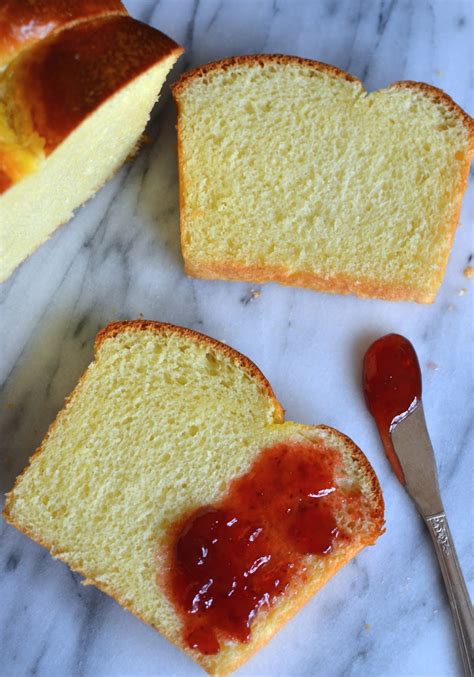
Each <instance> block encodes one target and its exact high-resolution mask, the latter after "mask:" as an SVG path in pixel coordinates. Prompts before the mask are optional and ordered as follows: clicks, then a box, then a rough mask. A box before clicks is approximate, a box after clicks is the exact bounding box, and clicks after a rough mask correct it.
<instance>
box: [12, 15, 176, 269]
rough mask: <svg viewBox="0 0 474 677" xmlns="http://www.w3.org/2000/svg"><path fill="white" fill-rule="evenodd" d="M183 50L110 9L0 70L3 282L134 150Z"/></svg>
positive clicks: (21, 54)
mask: <svg viewBox="0 0 474 677" xmlns="http://www.w3.org/2000/svg"><path fill="white" fill-rule="evenodd" d="M108 4H110V3H105V7H107V6H108ZM181 52H182V49H181V48H180V47H178V45H176V44H175V43H174V42H173V41H172V40H170V39H169V38H168V37H166V36H165V35H163V34H162V33H160V32H159V31H157V30H155V29H153V28H151V27H150V26H147V25H145V24H142V23H140V22H138V21H135V20H134V19H132V18H131V17H129V16H123V15H121V14H120V13H116V14H113V15H111V16H106V17H102V18H96V19H91V20H84V21H81V22H79V23H77V22H76V23H74V22H73V25H72V26H71V27H66V28H64V30H59V31H55V32H53V33H52V34H51V35H50V36H49V37H47V38H45V39H44V40H39V41H37V42H36V43H34V44H33V45H32V46H31V48H26V49H23V50H20V52H19V54H18V55H17V56H16V58H14V59H12V60H11V61H10V63H9V65H8V67H7V68H6V70H5V71H3V73H0V281H2V280H4V279H5V278H6V277H7V276H8V275H9V274H10V273H11V272H12V271H13V270H14V268H15V267H16V266H17V265H18V264H19V263H20V262H21V261H22V260H23V259H24V258H26V256H28V255H29V254H30V253H31V252H32V251H34V249H36V248H37V247H38V246H39V245H40V244H41V243H42V242H44V240H46V239H47V238H48V237H49V236H50V235H51V234H52V233H53V231H54V230H55V228H56V227H57V226H58V225H60V224H61V223H64V222H65V221H67V220H68V219H69V218H70V217H71V215H72V212H73V210H74V209H76V208H77V207H78V206H79V205H80V204H81V203H82V202H84V201H85V200H87V199H88V198H89V197H90V196H91V195H92V194H93V193H94V192H95V191H96V190H97V189H98V188H100V187H101V186H102V184H103V183H104V182H105V181H106V180H107V179H108V178H109V177H110V176H111V175H112V174H113V173H114V172H115V171H116V170H117V169H118V168H119V167H120V165H121V164H122V163H123V162H124V161H125V159H126V158H127V156H128V155H129V154H130V153H131V152H132V151H133V149H134V147H135V146H136V144H137V140H138V139H139V137H140V135H141V133H142V132H143V129H144V127H145V124H146V122H147V119H148V116H149V113H150V110H151V108H152V106H153V104H154V103H155V101H156V99H157V97H158V94H159V92H160V89H161V87H162V85H163V82H164V80H165V78H166V75H167V73H168V71H169V70H170V69H171V67H172V65H173V63H174V62H175V61H176V59H177V58H178V56H179V55H180V53H181Z"/></svg>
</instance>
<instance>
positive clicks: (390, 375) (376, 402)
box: [363, 334, 421, 484]
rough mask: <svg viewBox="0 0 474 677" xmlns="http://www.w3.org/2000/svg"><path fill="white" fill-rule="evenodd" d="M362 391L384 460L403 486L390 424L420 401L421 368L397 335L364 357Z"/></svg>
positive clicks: (412, 351)
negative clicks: (380, 442)
mask: <svg viewBox="0 0 474 677" xmlns="http://www.w3.org/2000/svg"><path fill="white" fill-rule="evenodd" d="M363 389H364V396H365V401H366V404H367V407H368V409H369V411H370V413H371V414H372V416H373V417H374V419H375V422H376V424H377V428H378V430H379V434H380V437H381V439H382V443H383V446H384V449H385V453H386V455H387V458H388V460H389V461H390V463H391V465H392V468H393V469H394V471H395V473H396V475H397V477H398V479H399V480H400V482H402V484H405V476H404V474H403V470H402V469H401V466H400V463H399V461H398V458H397V456H396V454H395V451H394V449H393V445H392V439H391V436H390V431H391V427H392V424H394V423H396V422H397V420H400V419H401V418H403V417H404V416H405V415H406V414H407V413H408V412H409V411H411V410H412V409H413V408H414V407H416V405H417V404H418V402H419V401H420V400H421V372H420V365H419V363H418V358H417V356H416V352H415V349H414V348H413V346H412V344H411V343H410V341H408V339H406V338H404V337H403V336H400V334H387V335H386V336H382V338H379V339H377V341H374V343H372V345H371V346H370V348H369V349H368V350H367V352H366V353H365V356H364V365H363Z"/></svg>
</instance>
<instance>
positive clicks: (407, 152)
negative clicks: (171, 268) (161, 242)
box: [173, 55, 474, 303]
mask: <svg viewBox="0 0 474 677" xmlns="http://www.w3.org/2000/svg"><path fill="white" fill-rule="evenodd" d="M173 93H174V97H175V99H176V103H177V109H178V146H179V173H180V211H181V216H180V218H181V244H182V251H183V256H184V260H185V266H186V272H187V273H189V274H190V275H193V276H195V277H204V278H211V279H213V278H219V279H226V280H248V281H252V282H270V281H276V282H280V283H282V284H289V285H296V286H302V287H310V288H312V289H316V290H319V291H325V292H335V293H342V294H346V293H353V294H356V295H358V296H363V297H379V298H384V299H389V300H411V301H419V302H426V303H429V302H432V301H433V300H434V299H435V296H436V293H437V290H438V288H439V286H440V284H441V281H442V278H443V273H444V270H445V267H446V262H447V260H448V256H449V251H450V247H451V243H452V240H453V236H454V232H455V229H456V225H457V221H458V217H459V211H460V208H461V200H462V196H463V192H464V190H465V187H466V182H467V176H468V171H469V165H470V161H471V158H472V154H473V151H474V126H473V121H472V119H471V118H470V117H469V116H468V115H467V114H466V113H464V112H463V111H462V110H461V109H460V108H459V107H458V106H457V105H456V104H455V103H454V102H453V101H452V100H451V99H450V98H449V96H447V95H446V94H444V93H443V92H442V91H441V90H439V89H436V88H434V87H430V86H429V85H425V84H421V83H415V82H398V83H395V84H394V85H392V86H391V87H388V88H387V89H382V90H380V91H377V92H373V93H367V92H366V91H365V90H364V88H363V86H362V84H361V82H360V81H359V80H358V79H357V78H355V77H352V76H351V75H349V74H347V73H345V72H343V71H340V70H338V69H337V68H334V67H332V66H328V65H326V64H322V63H318V62H316V61H310V60H307V59H300V58H298V57H291V56H278V55H257V56H242V57H234V58H229V59H224V60H223V61H218V62H216V63H211V64H208V65H206V66H203V67H201V68H198V69H196V70H193V71H191V72H189V73H186V74H185V75H184V76H183V77H182V78H181V80H180V81H179V82H178V83H177V84H175V86H174V88H173Z"/></svg>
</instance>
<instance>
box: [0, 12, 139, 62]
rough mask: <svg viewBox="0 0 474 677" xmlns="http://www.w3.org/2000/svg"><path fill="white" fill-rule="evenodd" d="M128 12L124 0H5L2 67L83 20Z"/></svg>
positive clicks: (0, 31)
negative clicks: (35, 45) (123, 3)
mask: <svg viewBox="0 0 474 677" xmlns="http://www.w3.org/2000/svg"><path fill="white" fill-rule="evenodd" d="M111 14H127V10H126V9H125V7H124V6H123V5H122V3H121V2H120V0H73V1H72V2H71V0H2V2H1V4H0V70H1V69H2V68H4V67H5V66H6V64H8V63H9V61H11V60H12V59H14V58H15V57H16V56H18V54H19V53H20V52H21V51H23V50H24V49H27V48H28V47H31V46H32V45H33V44H34V43H35V42H38V41H39V40H43V39H44V38H45V37H46V36H48V35H51V34H52V33H55V32H57V31H60V30H63V29H64V28H68V27H70V26H72V25H73V24H75V23H79V22H80V21H87V20H90V19H94V18H97V17H99V16H107V15H111Z"/></svg>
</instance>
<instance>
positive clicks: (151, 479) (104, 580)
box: [4, 321, 383, 675]
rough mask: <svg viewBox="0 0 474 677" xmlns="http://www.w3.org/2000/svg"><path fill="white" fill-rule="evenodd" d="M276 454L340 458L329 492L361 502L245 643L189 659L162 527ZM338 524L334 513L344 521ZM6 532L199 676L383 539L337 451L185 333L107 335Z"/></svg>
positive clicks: (339, 439) (22, 482)
mask: <svg viewBox="0 0 474 677" xmlns="http://www.w3.org/2000/svg"><path fill="white" fill-rule="evenodd" d="M279 442H285V443H286V444H298V443H305V444H311V445H314V453H315V454H318V453H319V454H321V453H323V451H325V453H329V454H332V455H337V456H338V457H340V459H341V460H340V468H339V470H338V475H337V482H338V486H340V487H342V486H345V485H347V484H348V483H349V484H350V485H351V486H352V487H355V489H356V490H357V492H359V493H360V496H361V497H362V498H361V500H362V501H363V507H362V509H361V512H360V515H359V517H358V518H354V516H353V515H352V516H351V515H349V514H348V511H344V510H341V511H340V512H339V513H338V515H337V519H338V523H339V524H344V525H345V528H346V529H348V530H349V532H350V538H349V539H348V540H345V541H341V542H339V541H337V542H336V545H335V547H334V548H333V551H332V552H331V553H330V554H328V555H325V556H321V557H317V556H313V555H311V556H308V557H307V561H306V570H307V574H306V576H305V578H304V579H303V578H302V579H299V580H296V581H295V582H294V583H293V584H292V585H291V586H290V588H289V589H288V590H287V591H286V592H285V593H284V594H283V595H282V596H280V598H278V599H277V600H276V601H275V603H274V604H273V605H271V606H270V608H267V610H263V609H260V611H259V612H258V613H257V615H256V617H255V618H254V620H253V622H252V625H251V636H250V640H249V641H248V642H244V643H241V642H237V641H235V640H230V639H229V638H226V637H221V638H220V639H221V641H220V651H219V653H217V654H216V655H209V656H206V655H203V654H201V653H200V652H199V651H197V650H192V649H190V648H189V646H188V645H187V643H186V641H185V638H184V636H183V615H182V614H181V613H180V612H179V610H177V609H176V608H175V605H174V603H173V602H172V598H171V596H170V594H169V586H168V582H167V580H168V579H167V576H168V572H167V567H166V564H163V562H164V561H165V560H166V553H168V554H169V552H170V548H172V545H173V541H172V534H173V525H175V524H176V523H178V522H179V520H181V519H182V517H183V515H186V514H188V513H189V512H190V511H193V510H195V509H197V508H199V507H200V506H207V505H213V504H216V502H218V501H219V500H221V499H222V498H223V497H224V496H225V495H226V493H227V492H228V488H229V483H230V482H231V480H233V479H234V478H236V477H239V476H242V474H243V473H246V472H247V471H248V470H249V468H250V467H251V465H252V463H253V462H254V461H255V459H256V458H258V457H259V453H260V452H261V450H262V449H264V448H268V447H271V446H272V445H274V444H276V443H279ZM346 512H347V514H346ZM4 516H5V518H6V519H7V520H8V521H9V522H10V523H11V524H13V525H14V526H16V527H17V528H18V529H19V530H20V531H22V532H24V533H25V534H27V535H29V536H31V537H32V538H33V539H35V540H36V541H38V542H39V543H41V544H42V545H44V546H45V547H47V548H49V550H50V551H51V554H52V555H53V556H54V557H57V558H59V559H62V560H64V561H65V562H67V563H68V564H69V566H70V567H71V568H72V569H74V570H76V571H79V572H81V573H83V574H84V576H85V577H86V581H85V582H86V583H93V584H94V585H96V586H97V587H98V588H100V589H101V590H103V591H105V592H107V593H108V594H109V595H111V596H112V597H114V598H115V599H116V600H117V601H118V602H119V603H120V604H121V605H122V606H124V607H125V608H127V609H129V610H130V611H132V612H133V613H134V614H136V615H137V616H139V617H140V618H142V619H143V620H144V621H145V622H147V623H149V624H150V625H152V626H154V627H155V628H156V629H157V630H159V631H160V632H161V633H162V634H163V635H165V637H167V638H168V639H169V640H171V641H172V642H174V643H175V644H176V645H177V646H179V647H181V648H182V649H183V650H184V651H186V652H187V653H188V654H189V655H190V656H191V657H192V658H193V659H194V660H196V661H197V662H198V663H199V664H200V665H201V666H202V667H203V668H204V669H205V670H207V671H208V672H209V673H210V674H215V675H223V674H226V673H228V672H230V671H232V670H233V669H235V668H236V667H237V666H238V665H240V664H241V663H242V662H244V661H245V660H247V659H248V658H249V657H250V655H251V654H252V653H254V652H255V651H256V650H257V649H258V648H259V647H260V646H261V645H262V644H264V643H265V642H267V641H268V640H269V639H270V638H271V637H272V635H273V634H274V633H275V632H276V631H277V630H278V628H279V627H280V626H281V625H282V624H283V623H284V622H285V621H287V620H288V619H289V618H291V616H293V615H294V614H295V613H296V611H297V610H298V609H299V608H300V607H301V606H302V605H303V604H304V603H305V602H306V601H307V600H308V599H309V597H310V596H311V595H312V594H313V593H314V592H316V591H317V590H318V589H319V588H320V587H321V586H322V585H324V583H325V582H326V581H327V580H328V579H329V578H330V577H331V576H332V575H333V574H334V573H335V572H336V571H337V570H338V569H339V568H340V567H341V566H343V565H344V564H345V563H346V562H348V561H349V560H350V559H351V558H352V557H354V555H356V553H357V552H359V551H360V550H361V549H362V548H363V547H364V546H366V545H368V544H372V543H374V542H375V540H376V539H377V538H378V536H379V535H380V534H381V533H382V531H383V499H382V495H381V492H380V487H379V484H378V482H377V479H376V477H375V474H374V472H373V470H372V468H371V466H370V465H369V463H368V461H367V459H366V458H365V456H364V455H363V453H362V452H361V451H360V450H359V449H358V448H357V447H356V446H355V445H354V443H353V442H351V440H349V439H348V438H347V437H345V436H344V435H342V434H341V433H339V432H337V431H336V430H333V429H331V428H327V427H326V426H314V427H313V426H304V425H298V424H296V423H285V422H284V416H283V410H282V408H281V406H280V404H279V403H278V401H277V400H276V398H275V395H274V394H273V392H272V389H271V387H270V385H269V383H268V382H267V381H266V380H265V378H264V376H263V375H262V374H261V372H260V371H259V370H258V369H257V367H256V366H255V365H254V364H252V363H251V362H250V361H249V360H248V359H247V358H245V357H243V356H242V355H240V354H239V353H237V352H236V351H234V350H232V349H231V348H229V347H227V346H225V345H223V344H221V343H218V342H217V341H214V340H213V339H210V338H208V337H206V336H203V335H201V334H197V333H195V332H193V331H190V330H188V329H183V328H180V327H175V326H172V325H167V324H160V323H157V322H148V321H135V322H123V323H114V324H111V325H109V326H108V327H106V328H105V329H104V330H102V331H101V332H100V333H99V334H98V336H97V339H96V345H95V360H94V362H93V363H92V364H91V365H90V366H89V368H88V369H87V371H86V372H85V374H84V375H83V376H82V378H81V380H80V382H79V384H78V385H77V387H76V389H75V390H74V392H73V393H72V395H71V396H70V397H69V399H68V400H67V402H66V405H65V407H64V409H63V410H62V411H61V412H60V413H59V415H58V417H57V419H56V421H55V422H54V423H53V424H52V425H51V427H50V429H49V431H48V433H47V435H46V437H45V439H44V441H43V443H42V445H41V447H40V448H39V449H38V451H37V452H36V453H35V454H34V455H33V456H32V458H31V459H30V464H29V466H28V468H27V469H26V470H25V472H24V473H23V474H22V475H21V476H20V477H19V478H18V479H17V481H16V484H15V486H14V488H13V490H12V491H11V492H10V494H8V495H7V501H6V504H5V509H4Z"/></svg>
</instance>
